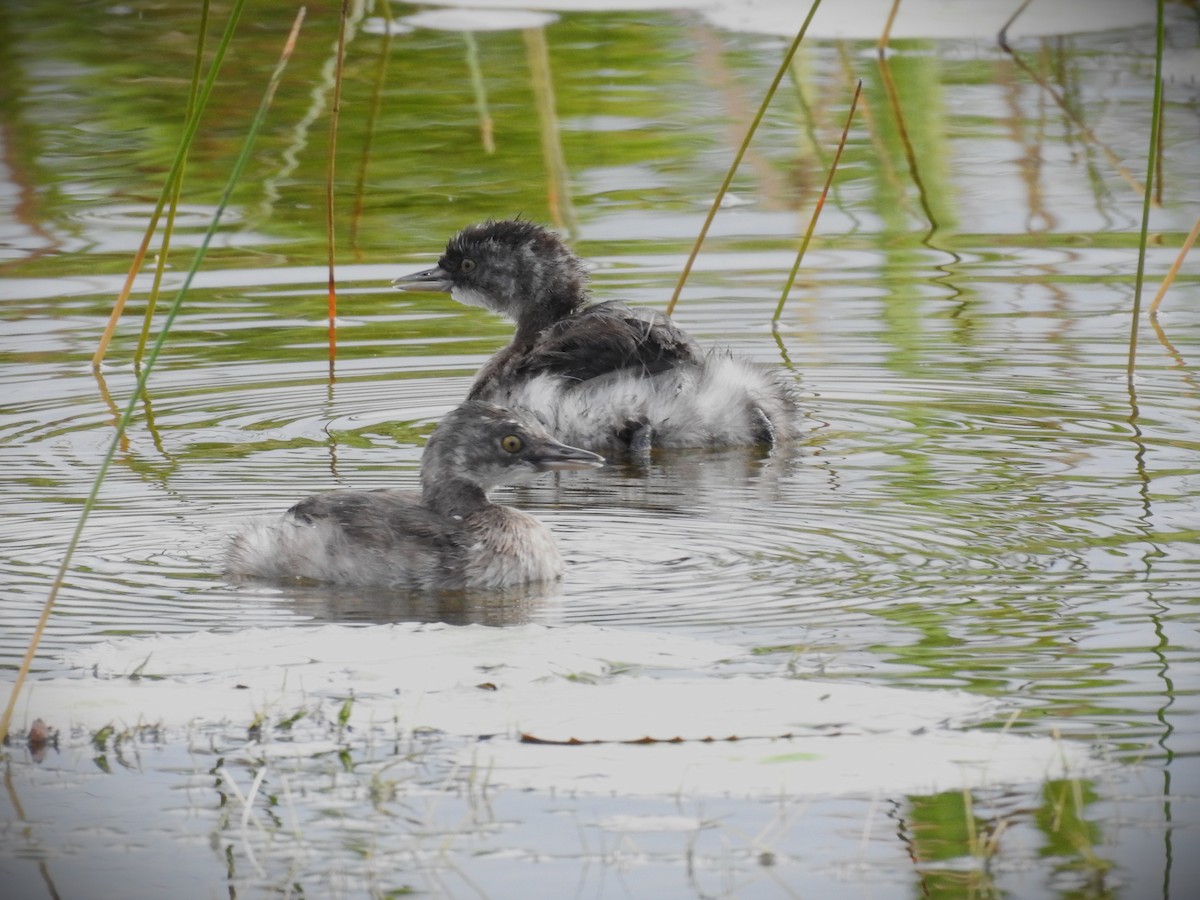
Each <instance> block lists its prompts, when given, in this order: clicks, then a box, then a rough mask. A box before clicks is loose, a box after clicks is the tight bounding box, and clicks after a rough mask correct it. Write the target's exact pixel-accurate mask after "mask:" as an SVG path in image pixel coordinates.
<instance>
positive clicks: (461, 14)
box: [403, 7, 558, 31]
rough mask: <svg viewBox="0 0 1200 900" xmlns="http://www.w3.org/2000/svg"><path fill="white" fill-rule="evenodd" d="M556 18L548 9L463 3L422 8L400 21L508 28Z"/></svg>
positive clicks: (445, 27)
mask: <svg viewBox="0 0 1200 900" xmlns="http://www.w3.org/2000/svg"><path fill="white" fill-rule="evenodd" d="M557 18H558V17H557V16H553V15H550V14H548V13H535V12H521V11H519V10H512V9H476V8H473V7H466V8H463V9H430V10H425V11H424V12H419V13H414V14H413V15H411V16H407V17H406V18H405V19H404V20H403V23H404V24H405V25H407V26H409V27H410V28H432V29H434V30H437V31H508V30H510V29H512V30H519V29H524V28H542V27H544V26H546V25H549V24H551V23H552V22H554V21H555V20H556V19H557Z"/></svg>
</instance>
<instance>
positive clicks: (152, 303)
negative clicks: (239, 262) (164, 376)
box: [133, 0, 210, 365]
mask: <svg viewBox="0 0 1200 900" xmlns="http://www.w3.org/2000/svg"><path fill="white" fill-rule="evenodd" d="M209 6H210V4H209V0H204V4H203V6H201V8H200V28H199V29H198V34H197V36H196V57H195V60H194V61H193V63H192V83H191V86H190V87H189V88H188V99H187V112H186V113H185V114H184V116H183V121H184V122H188V121H190V120H191V118H192V116H193V115H195V112H196V97H197V96H198V95H199V93H200V71H201V69H202V68H203V66H204V38H205V35H206V34H207V32H208V13H209ZM190 149H191V148H188V149H185V150H184V152H183V166H180V168H179V174H178V175H176V177H175V183H174V184H172V185H171V204H170V206H168V207H167V224H166V227H165V228H164V229H163V239H162V246H160V247H159V250H158V260H157V263H156V264H155V266H154V283H153V284H151V285H150V295H149V297H147V298H146V315H145V318H143V319H142V333H141V334H140V335H138V343H137V350H135V351H134V354H133V361H134V364H135V365H140V364H141V362H142V357H143V356H145V355H146V341H147V340H148V339H149V337H150V325H151V323H153V321H154V310H155V307H157V306H158V295H159V292H160V291H161V290H162V280H163V274H164V273H165V272H166V270H167V257H168V256H169V255H170V253H171V235H172V234H174V233H175V215H176V213H178V212H179V197H180V195H181V194H182V193H183V171H184V166H186V165H187V156H188V150H190Z"/></svg>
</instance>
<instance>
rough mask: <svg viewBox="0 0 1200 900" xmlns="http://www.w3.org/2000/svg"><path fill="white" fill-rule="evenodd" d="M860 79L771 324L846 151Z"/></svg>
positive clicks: (794, 274) (780, 306)
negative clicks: (823, 183) (823, 184)
mask: <svg viewBox="0 0 1200 900" xmlns="http://www.w3.org/2000/svg"><path fill="white" fill-rule="evenodd" d="M862 86H863V83H862V79H861V78H860V79H858V84H857V85H856V86H855V88H854V97H853V99H851V101H850V112H848V113H847V114H846V124H845V126H843V128H842V139H841V140H840V141H838V147H837V152H836V153H835V154H833V161H832V162H831V163H830V164H829V171H828V172H826V173H825V187H824V188H823V189H822V190H821V196H820V197H818V198H817V205H816V208H815V209H813V214H812V216H811V217H810V218H809V220H808V229H807V230H806V231H805V232H804V240H803V241H801V242H800V250H799V251H798V252H797V253H796V262H795V263H793V264H792V271H791V272H790V273H788V279H787V283H786V284H784V286H783V295H782V296H780V298H779V305H778V306H776V307H775V315H774V316H772V317H771V324H773V325H774V324H775V323H777V322H778V321H779V317H780V316H781V315H782V314H783V304H784V303H785V302H787V298H788V293H789V292H790V291H791V290H792V284H793V283H794V282H795V281H796V273H798V272H799V271H800V262H801V261H802V260H803V259H804V253H805V251H807V250H808V244H809V241H811V240H812V236H813V232H814V231H815V230H816V228H817V219H818V218H820V216H821V210H822V209H824V208H825V198H826V197H828V196H829V188H830V186H832V184H833V176H834V175H835V174H837V167H838V162H839V161H840V160H841V158H842V151H843V150H845V149H846V138H847V136H848V135H849V134H850V123H851V122H852V121H854V110H855V109H857V108H858V98H859V96H860V95H861V94H862Z"/></svg>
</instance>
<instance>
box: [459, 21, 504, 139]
mask: <svg viewBox="0 0 1200 900" xmlns="http://www.w3.org/2000/svg"><path fill="white" fill-rule="evenodd" d="M462 36H463V42H464V43H465V44H466V45H467V71H468V72H469V73H470V75H471V88H472V90H474V92H475V111H476V112H477V113H478V114H479V137H480V139H481V140H482V141H483V152H484V153H486V154H487V155H488V156H491V155H492V154H493V153H495V152H496V137H495V128H494V126H493V123H492V112H491V110H490V109H489V108H488V96H487V86H486V85H484V83H483V70H482V69H481V68H480V67H479V43H478V41H476V40H475V34H474V33H473V32H470V31H464V32H463V33H462Z"/></svg>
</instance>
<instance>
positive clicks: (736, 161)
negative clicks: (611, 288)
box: [666, 0, 821, 316]
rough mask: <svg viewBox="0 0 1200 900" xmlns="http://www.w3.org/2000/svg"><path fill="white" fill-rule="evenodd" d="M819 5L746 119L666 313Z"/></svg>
mask: <svg viewBox="0 0 1200 900" xmlns="http://www.w3.org/2000/svg"><path fill="white" fill-rule="evenodd" d="M820 6H821V0H813V5H812V7H811V8H810V9H809V11H808V16H807V17H806V18H805V19H804V24H802V25H801V26H800V30H799V31H798V32H796V37H795V38H793V39H792V43H791V45H790V46H789V47H788V49H787V53H785V54H784V55H783V61H782V62H781V63H780V64H779V68H778V69H777V70H776V71H775V77H774V79H772V81H771V86H770V87H768V88H767V92H766V94H765V95H763V99H762V103H760V104H759V107H758V112H756V113H755V114H754V119H753V120H752V121H751V122H750V127H749V129H747V131H746V137H745V138H744V139H743V140H742V145H741V146H740V147H738V151H737V153H736V154H735V155H734V157H733V162H732V163H731V164H730V166H729V171H728V172H726V173H725V180H724V181H722V182H721V187H720V188H719V189H718V190H717V196H715V197H714V198H713V202H712V206H711V207H710V208H709V210H708V215H707V216H705V217H704V224H703V225H701V226H700V233H699V234H698V235H697V236H696V242H695V243H694V244H693V245H692V252H691V253H689V254H688V258H687V262H685V263H684V264H683V271H682V272H680V273H679V281H678V282H676V284H675V291H674V293H672V294H671V299H670V301H668V303H667V309H666V313H667V315H668V316H669V315H671V313H673V312H674V311H675V304H676V303H678V302H679V295H680V293H682V291H683V286H684V284H686V283H687V280H688V275H690V274H691V272H692V266H693V265H695V263H696V257H697V256H698V255H699V254H700V246H701V245H702V244H703V243H704V238H705V236H706V235H707V234H708V229H709V228H710V227H711V226H712V223H713V219H715V218H716V216H717V210H718V209H720V208H721V201H723V200H724V199H725V194H726V193H728V191H729V185H731V184H732V183H733V176H734V175H735V174H736V173H737V169H738V166H739V165H741V163H742V157H743V156H745V155H746V149H747V148H748V147H749V146H750V140H751V138H753V137H754V132H756V131H757V130H758V125H759V123H760V122H762V120H763V116H764V115H766V112H767V107H769V106H770V105H771V99H772V98H773V97H774V96H775V91H776V90H778V88H779V83H780V82H781V81H783V76H784V75H785V74H787V71H788V67H789V66H791V64H792V57H793V56H795V55H796V51H797V50H799V49H800V42H801V41H802V40H804V34H805V32H807V31H808V25H809V23H810V22H812V20H813V16H814V15H816V12H817V9H818V8H819V7H820Z"/></svg>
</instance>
